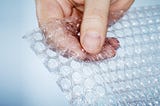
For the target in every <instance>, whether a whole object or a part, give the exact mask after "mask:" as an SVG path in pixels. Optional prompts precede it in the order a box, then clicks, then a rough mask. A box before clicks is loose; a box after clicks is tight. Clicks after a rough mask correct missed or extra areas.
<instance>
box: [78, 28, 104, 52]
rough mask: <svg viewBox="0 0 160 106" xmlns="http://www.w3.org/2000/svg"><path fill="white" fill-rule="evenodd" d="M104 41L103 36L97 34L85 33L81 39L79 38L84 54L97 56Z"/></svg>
mask: <svg viewBox="0 0 160 106" xmlns="http://www.w3.org/2000/svg"><path fill="white" fill-rule="evenodd" d="M104 39H105V38H104V36H102V35H100V34H99V33H97V32H94V31H89V32H86V33H85V35H84V36H83V37H81V44H82V47H83V48H84V49H85V51H86V52H88V53H91V54H97V53H99V52H100V51H101V49H102V46H103V43H104Z"/></svg>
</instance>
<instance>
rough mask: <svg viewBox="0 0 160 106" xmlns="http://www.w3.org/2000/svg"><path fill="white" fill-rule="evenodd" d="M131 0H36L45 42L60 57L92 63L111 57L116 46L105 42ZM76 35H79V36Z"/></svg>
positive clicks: (114, 40)
mask: <svg viewBox="0 0 160 106" xmlns="http://www.w3.org/2000/svg"><path fill="white" fill-rule="evenodd" d="M133 1H134V0H36V5H37V17H38V22H39V26H40V28H41V29H42V30H43V32H44V34H45V37H46V42H47V44H48V45H49V46H50V48H51V49H54V50H58V51H60V52H61V54H62V55H64V56H67V57H68V56H69V57H70V56H73V57H76V58H78V59H81V60H88V61H95V60H101V59H105V58H110V57H113V56H114V55H115V54H116V49H117V48H118V47H119V42H118V40H117V39H116V38H106V32H107V26H108V25H110V24H112V23H114V22H115V21H117V20H118V19H119V18H120V17H122V16H123V13H124V12H125V11H127V10H128V8H129V7H130V6H131V4H132V3H133ZM79 32H80V33H79Z"/></svg>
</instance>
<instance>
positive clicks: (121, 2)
mask: <svg viewBox="0 0 160 106" xmlns="http://www.w3.org/2000/svg"><path fill="white" fill-rule="evenodd" d="M133 2H134V0H117V1H115V2H114V3H113V4H111V6H110V9H109V11H110V12H109V19H108V20H109V21H108V24H109V25H112V24H114V23H115V22H116V21H117V20H119V19H120V18H121V17H122V16H123V15H124V13H125V12H126V11H127V10H128V9H129V8H130V6H131V5H132V4H133Z"/></svg>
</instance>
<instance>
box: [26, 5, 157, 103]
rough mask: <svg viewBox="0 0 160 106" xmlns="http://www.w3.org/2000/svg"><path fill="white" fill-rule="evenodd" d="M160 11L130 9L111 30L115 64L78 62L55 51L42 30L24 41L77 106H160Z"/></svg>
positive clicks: (108, 60) (107, 61)
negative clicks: (115, 45)
mask: <svg viewBox="0 0 160 106" xmlns="http://www.w3.org/2000/svg"><path fill="white" fill-rule="evenodd" d="M159 11H160V5H157V6H150V7H139V8H132V9H130V10H129V11H128V12H127V13H126V14H125V15H124V17H123V18H122V19H120V20H119V21H118V22H117V23H116V24H115V25H113V26H111V27H110V28H109V30H108V33H107V36H110V37H116V38H118V40H119V41H120V45H121V46H120V48H119V49H118V51H117V54H116V56H115V57H114V58H111V59H107V60H104V61H98V62H90V63H86V62H79V61H75V60H74V59H72V58H69V59H68V58H65V57H62V56H61V55H59V54H58V53H56V52H54V51H52V50H50V49H49V48H48V46H47V45H46V43H45V39H44V35H43V33H42V32H41V30H39V29H37V30H34V31H33V32H32V33H31V34H29V35H26V36H25V38H26V39H27V40H29V41H30V44H31V48H32V49H33V50H34V52H35V53H36V55H38V56H40V57H41V59H42V61H43V62H44V65H45V66H46V67H47V69H48V70H49V71H50V72H51V73H53V74H55V75H57V76H58V77H57V84H58V85H59V87H60V89H61V90H62V92H63V93H64V95H65V96H66V98H67V99H68V101H69V102H70V103H71V105H73V106H160V12H159Z"/></svg>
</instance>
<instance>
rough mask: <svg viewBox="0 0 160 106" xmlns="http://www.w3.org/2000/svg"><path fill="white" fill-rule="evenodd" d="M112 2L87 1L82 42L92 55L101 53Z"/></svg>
mask: <svg viewBox="0 0 160 106" xmlns="http://www.w3.org/2000/svg"><path fill="white" fill-rule="evenodd" d="M109 5H110V0H85V10H84V15H83V19H82V25H81V36H80V41H81V44H82V46H83V48H84V49H85V50H86V51H87V52H88V53H91V54H97V53H99V52H100V51H101V49H102V46H103V44H104V41H105V35H106V30H107V17H108V9H109Z"/></svg>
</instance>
